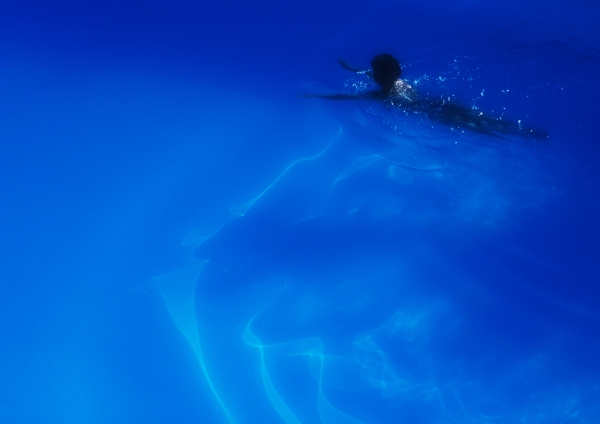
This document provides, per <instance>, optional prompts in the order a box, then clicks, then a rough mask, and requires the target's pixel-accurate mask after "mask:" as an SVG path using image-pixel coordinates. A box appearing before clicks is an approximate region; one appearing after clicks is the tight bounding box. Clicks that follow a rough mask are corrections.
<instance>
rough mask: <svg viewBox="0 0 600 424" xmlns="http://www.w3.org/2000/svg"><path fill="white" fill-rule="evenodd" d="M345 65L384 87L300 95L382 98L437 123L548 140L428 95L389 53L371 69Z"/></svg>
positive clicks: (543, 135) (518, 125)
mask: <svg viewBox="0 0 600 424" xmlns="http://www.w3.org/2000/svg"><path fill="white" fill-rule="evenodd" d="M339 63H340V65H341V66H342V68H344V69H346V70H348V71H351V72H355V73H357V74H362V75H366V76H367V77H369V78H372V79H373V80H374V81H375V82H376V83H377V84H378V85H379V87H381V89H380V90H375V91H367V92H363V93H358V94H303V95H301V96H300V97H316V98H320V99H328V100H378V101H382V102H383V104H384V105H385V106H386V107H388V108H390V107H396V108H399V109H403V110H406V111H408V112H413V113H417V114H422V115H425V116H427V117H428V118H429V119H431V120H432V121H434V122H439V123H441V124H444V125H447V126H450V127H453V128H454V127H456V128H457V129H461V130H463V129H464V130H469V131H473V132H477V133H480V134H487V135H491V136H495V137H501V136H502V135H518V136H521V137H526V138H532V139H538V140H545V139H546V138H547V137H548V133H547V132H546V131H544V130H541V129H537V128H531V127H525V126H522V125H521V123H520V122H519V123H515V122H512V121H509V120H506V119H502V118H495V117H491V116H487V115H484V114H483V113H482V112H480V111H478V110H475V109H472V108H470V107H467V106H464V105H461V104H459V103H454V102H450V101H448V100H445V99H443V98H441V97H424V96H421V95H420V94H419V92H418V91H417V90H416V89H415V88H414V87H412V86H411V85H410V84H409V83H408V82H406V81H404V80H402V79H401V78H400V76H401V75H402V69H401V68H400V62H398V60H397V59H396V58H394V57H393V56H391V55H389V54H380V55H377V56H375V58H374V59H373V60H372V61H371V69H368V70H361V69H357V68H354V67H352V66H350V65H349V64H348V63H347V62H346V61H344V60H340V61H339Z"/></svg>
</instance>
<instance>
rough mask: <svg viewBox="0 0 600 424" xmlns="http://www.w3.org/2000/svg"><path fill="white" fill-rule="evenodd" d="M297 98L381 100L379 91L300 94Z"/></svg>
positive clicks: (381, 95) (382, 96)
mask: <svg viewBox="0 0 600 424" xmlns="http://www.w3.org/2000/svg"><path fill="white" fill-rule="evenodd" d="M297 97H310V98H317V99H327V100H383V99H384V98H385V96H384V95H383V94H382V93H381V91H367V92H365V93H358V94H300V95H298V96H297Z"/></svg>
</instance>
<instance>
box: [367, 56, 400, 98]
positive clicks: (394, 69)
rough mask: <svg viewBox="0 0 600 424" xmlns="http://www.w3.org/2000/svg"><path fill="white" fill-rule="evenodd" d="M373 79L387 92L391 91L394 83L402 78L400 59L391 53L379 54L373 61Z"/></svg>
mask: <svg viewBox="0 0 600 424" xmlns="http://www.w3.org/2000/svg"><path fill="white" fill-rule="evenodd" d="M371 68H372V69H373V79H374V80H375V82H376V83H377V84H379V85H380V86H381V89H382V90H383V91H385V92H388V91H391V89H392V88H393V87H394V83H395V82H396V81H397V80H398V78H400V75H401V74H402V70H401V69H400V62H398V59H396V58H394V57H392V56H391V55H389V54H378V55H377V56H375V58H374V59H373V60H372V61H371Z"/></svg>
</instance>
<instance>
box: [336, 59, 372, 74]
mask: <svg viewBox="0 0 600 424" xmlns="http://www.w3.org/2000/svg"><path fill="white" fill-rule="evenodd" d="M338 62H339V64H340V66H341V67H342V68H344V69H345V70H346V71H350V72H355V73H357V74H363V75H366V76H368V77H369V78H371V77H372V76H373V72H372V71H371V70H370V69H358V68H354V67H352V66H350V64H348V62H346V61H345V60H342V59H339V60H338Z"/></svg>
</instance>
